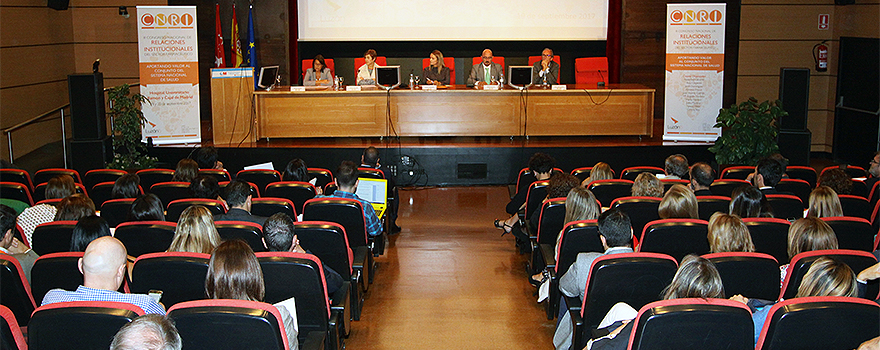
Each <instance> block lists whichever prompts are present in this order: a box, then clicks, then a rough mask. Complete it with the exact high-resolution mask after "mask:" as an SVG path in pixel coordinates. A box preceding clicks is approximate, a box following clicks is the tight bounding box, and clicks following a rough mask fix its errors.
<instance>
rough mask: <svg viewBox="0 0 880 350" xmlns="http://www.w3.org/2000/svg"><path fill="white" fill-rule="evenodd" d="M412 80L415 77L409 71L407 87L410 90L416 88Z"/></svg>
mask: <svg viewBox="0 0 880 350" xmlns="http://www.w3.org/2000/svg"><path fill="white" fill-rule="evenodd" d="M414 82H415V78H414V77H413V75H412V73H409V89H410V90H412V89H415V88H416V87H415V86H413V83H414Z"/></svg>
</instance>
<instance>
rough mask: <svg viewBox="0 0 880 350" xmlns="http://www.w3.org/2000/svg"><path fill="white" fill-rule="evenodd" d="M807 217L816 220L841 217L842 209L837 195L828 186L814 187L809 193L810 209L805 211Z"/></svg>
mask: <svg viewBox="0 0 880 350" xmlns="http://www.w3.org/2000/svg"><path fill="white" fill-rule="evenodd" d="M807 215H808V216H815V217H817V218H827V217H832V216H843V208H842V207H841V206H840V198H838V197H837V193H836V192H835V191H834V190H832V189H831V187H828V186H819V187H816V189H815V190H813V192H810V208H809V209H807Z"/></svg>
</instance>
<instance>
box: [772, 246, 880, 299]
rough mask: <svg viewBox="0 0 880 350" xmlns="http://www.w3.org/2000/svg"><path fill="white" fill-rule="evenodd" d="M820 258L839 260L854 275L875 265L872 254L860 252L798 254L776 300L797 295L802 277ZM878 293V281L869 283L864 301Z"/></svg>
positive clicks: (842, 251) (792, 260)
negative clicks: (847, 266)
mask: <svg viewBox="0 0 880 350" xmlns="http://www.w3.org/2000/svg"><path fill="white" fill-rule="evenodd" d="M821 257H829V258H834V259H837V260H840V261H841V262H843V263H844V264H847V265H849V267H850V268H851V269H852V270H853V272H854V273H859V272H861V271H862V270H864V269H866V268H868V267H870V266H871V265H874V264H876V263H877V258H876V257H875V256H874V254H871V253H869V252H865V251H860V250H847V249H827V250H813V251H809V252H803V253H800V254H798V255H795V256H794V258H792V259H791V263H790V264H789V265H788V271H787V273H786V275H785V281H783V282H782V290H780V292H779V298H778V299H780V300H782V299H791V298H794V297H795V295H797V291H798V288H799V287H800V285H801V282H802V281H803V280H804V276H805V275H806V274H807V270H809V269H810V266H811V265H813V262H814V261H816V260H818V259H819V258H821ZM878 291H880V281H878V280H873V281H869V282H868V285H867V291H866V293H865V299H868V300H874V299H877V293H878Z"/></svg>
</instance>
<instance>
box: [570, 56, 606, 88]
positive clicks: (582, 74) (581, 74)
mask: <svg viewBox="0 0 880 350" xmlns="http://www.w3.org/2000/svg"><path fill="white" fill-rule="evenodd" d="M574 81H575V83H577V84H596V83H598V82H600V81H601V82H605V83H606V84H607V83H608V58H607V57H581V58H576V59H575V60H574Z"/></svg>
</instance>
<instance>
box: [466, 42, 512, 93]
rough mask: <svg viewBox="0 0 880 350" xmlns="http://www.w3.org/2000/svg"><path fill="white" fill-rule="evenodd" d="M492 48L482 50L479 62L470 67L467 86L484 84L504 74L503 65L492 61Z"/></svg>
mask: <svg viewBox="0 0 880 350" xmlns="http://www.w3.org/2000/svg"><path fill="white" fill-rule="evenodd" d="M493 57H494V56H492V50H489V49H485V50H483V55H482V57H481V58H482V59H483V61H482V62H481V63H477V64H475V65H474V66H473V67H471V74H470V75H469V76H468V79H467V86H474V85H479V84H482V85H485V84H489V83H492V82H493V81H497V80H498V79H499V78H501V75H502V74H504V67H501V65H500V64H498V63H494V62H492V58H493Z"/></svg>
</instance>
